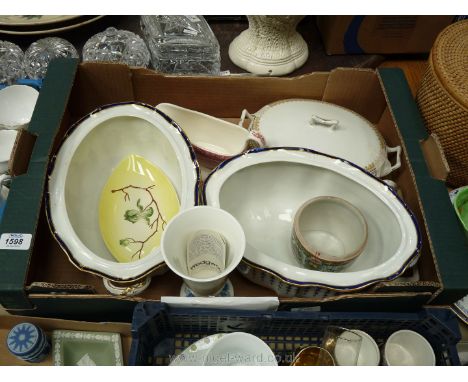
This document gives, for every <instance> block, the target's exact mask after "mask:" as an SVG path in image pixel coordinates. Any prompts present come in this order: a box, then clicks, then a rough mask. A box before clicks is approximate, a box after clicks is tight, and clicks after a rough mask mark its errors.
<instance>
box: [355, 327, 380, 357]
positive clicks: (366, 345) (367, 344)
mask: <svg viewBox="0 0 468 382" xmlns="http://www.w3.org/2000/svg"><path fill="white" fill-rule="evenodd" d="M353 332H355V333H357V334H359V335H360V336H361V338H362V342H361V348H360V349H359V356H358V361H357V365H358V366H379V363H380V351H379V346H378V345H377V343H376V342H375V340H374V339H373V338H372V337H371V336H370V335H369V334H367V333H366V332H363V331H362V330H357V329H353Z"/></svg>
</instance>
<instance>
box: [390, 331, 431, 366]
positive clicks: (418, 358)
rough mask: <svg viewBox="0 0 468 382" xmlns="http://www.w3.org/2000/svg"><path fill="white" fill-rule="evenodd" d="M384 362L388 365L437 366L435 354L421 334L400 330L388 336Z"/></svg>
mask: <svg viewBox="0 0 468 382" xmlns="http://www.w3.org/2000/svg"><path fill="white" fill-rule="evenodd" d="M383 362H384V364H385V365H386V366H435V354H434V350H433V349H432V346H431V344H430V343H429V342H428V341H427V340H426V339H425V338H424V337H423V336H422V335H421V334H419V333H416V332H414V331H412V330H399V331H397V332H395V333H393V334H392V335H391V336H390V337H388V339H387V342H386V343H385V348H384V354H383Z"/></svg>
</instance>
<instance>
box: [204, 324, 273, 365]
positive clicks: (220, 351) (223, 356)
mask: <svg viewBox="0 0 468 382" xmlns="http://www.w3.org/2000/svg"><path fill="white" fill-rule="evenodd" d="M203 364H204V365H205V366H278V362H277V361H276V357H275V354H274V353H273V351H272V350H271V349H270V347H269V346H268V345H267V344H266V343H265V342H263V341H262V340H261V339H260V338H258V337H256V336H254V335H252V334H249V333H243V332H235V333H229V334H226V335H224V336H223V337H221V338H220V339H219V340H217V341H216V342H215V343H214V344H213V346H212V347H211V348H210V350H208V352H207V353H206V355H205V359H204V362H203Z"/></svg>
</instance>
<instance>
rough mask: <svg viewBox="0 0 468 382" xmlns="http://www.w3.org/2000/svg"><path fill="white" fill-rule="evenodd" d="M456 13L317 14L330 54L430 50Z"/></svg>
mask: <svg viewBox="0 0 468 382" xmlns="http://www.w3.org/2000/svg"><path fill="white" fill-rule="evenodd" d="M453 20H454V17H453V16H414V15H398V16H391V15H387V16H317V26H318V28H319V31H320V34H321V35H322V40H323V43H324V45H325V50H326V52H327V54H362V53H372V54H393V53H427V52H429V51H430V50H431V48H432V44H433V43H434V41H435V39H436V37H437V35H438V34H439V33H440V32H441V31H442V29H444V28H445V27H446V26H448V25H449V24H451V23H452V22H453Z"/></svg>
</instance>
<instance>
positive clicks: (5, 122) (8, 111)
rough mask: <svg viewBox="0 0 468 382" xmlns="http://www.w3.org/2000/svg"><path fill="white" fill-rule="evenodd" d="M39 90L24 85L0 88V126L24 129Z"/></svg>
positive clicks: (29, 119)
mask: <svg viewBox="0 0 468 382" xmlns="http://www.w3.org/2000/svg"><path fill="white" fill-rule="evenodd" d="M38 96H39V92H38V91H37V90H36V89H33V88H32V87H30V86H26V85H11V86H7V87H6V88H5V89H2V90H0V128H5V129H15V130H18V129H26V128H27V127H28V124H29V122H30V121H31V117H32V114H33V111H34V108H35V106H36V101H37V97H38Z"/></svg>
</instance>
